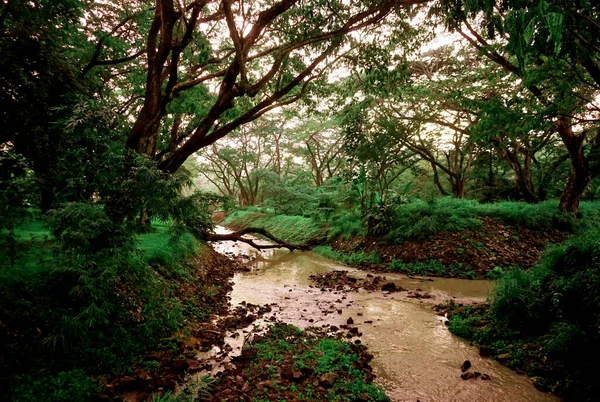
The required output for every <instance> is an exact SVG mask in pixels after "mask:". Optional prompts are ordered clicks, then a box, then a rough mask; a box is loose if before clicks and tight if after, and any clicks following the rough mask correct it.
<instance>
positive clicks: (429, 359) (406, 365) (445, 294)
mask: <svg viewBox="0 0 600 402" xmlns="http://www.w3.org/2000/svg"><path fill="white" fill-rule="evenodd" d="M215 248H216V249H217V251H220V252H222V253H229V254H230V255H231V254H232V253H233V254H238V255H239V254H246V255H248V256H250V257H255V258H256V259H255V260H254V261H253V262H252V263H251V264H252V265H253V268H254V269H253V270H252V271H251V272H248V273H243V274H238V275H237V276H236V277H235V285H234V289H233V292H232V294H231V297H232V304H233V305H234V306H235V305H237V304H239V303H241V302H242V301H246V302H248V303H254V304H267V303H274V304H276V306H274V308H273V311H274V312H273V315H275V317H277V318H279V319H280V320H282V321H284V322H288V323H291V324H294V325H297V326H299V327H306V326H309V325H327V324H329V325H340V324H343V323H345V322H346V320H347V319H348V318H349V317H352V318H353V320H354V323H355V325H357V326H358V328H359V330H360V331H361V332H362V336H361V338H360V339H361V341H362V343H364V344H365V345H366V346H368V348H369V351H370V352H371V353H373V355H374V356H375V358H374V359H373V362H372V366H373V369H374V372H375V374H376V375H377V378H376V380H375V381H376V382H378V383H379V384H381V385H382V386H383V387H384V388H385V389H386V392H387V393H388V395H389V396H390V397H391V398H392V400H393V401H412V402H415V401H417V400H419V401H421V402H428V401H439V402H451V401H456V402H458V401H465V402H466V401H469V402H472V401H494V402H496V401H506V402H515V401H557V400H558V399H557V398H555V397H553V396H552V395H549V394H546V393H542V392H539V391H537V390H536V389H535V387H534V386H533V385H532V384H531V382H530V381H529V380H528V379H527V378H526V377H524V376H520V375H518V374H516V373H514V372H512V371H511V370H509V369H507V368H506V367H504V366H502V365H500V364H499V363H497V362H495V361H493V360H490V359H484V358H481V357H480V356H479V353H478V350H477V348H476V347H473V346H470V345H469V343H468V342H466V341H464V340H463V339H460V338H457V337H455V336H454V335H452V334H451V333H450V332H449V331H448V329H447V328H446V326H445V325H444V322H443V321H444V320H445V319H444V318H443V317H439V316H437V315H436V314H435V312H434V311H433V309H432V303H439V302H442V301H443V300H446V299H451V298H452V299H455V300H457V301H459V302H469V301H481V300H483V299H485V297H486V295H487V293H488V292H489V289H490V283H489V282H487V281H467V280H459V279H434V280H429V279H418V278H412V279H411V278H406V277H404V276H402V275H387V279H388V280H391V281H394V282H395V283H396V284H398V285H401V286H402V287H404V288H406V289H412V290H417V289H418V290H422V291H424V292H428V293H430V294H432V295H434V296H435V297H434V298H433V299H429V300H427V301H420V300H414V299H408V298H407V297H406V292H402V293H394V294H392V295H385V294H383V293H381V292H372V293H369V292H359V293H345V292H329V291H322V290H321V289H318V288H314V287H310V284H311V281H310V279H309V276H310V275H312V274H315V273H325V272H328V271H331V270H342V269H343V270H347V271H349V272H350V274H351V275H352V276H355V277H361V276H364V275H366V273H365V272H364V271H358V270H355V269H352V268H348V267H344V266H341V265H338V264H336V263H334V262H332V261H330V260H327V259H325V258H323V257H320V256H317V255H315V254H312V253H310V252H294V253H289V252H287V251H283V250H278V251H263V252H262V253H258V252H256V251H255V250H253V249H251V248H249V247H246V246H245V245H244V244H240V243H238V244H235V243H232V242H223V243H219V244H215ZM365 321H371V322H370V323H365ZM464 360H470V361H471V363H472V364H473V368H472V369H471V371H478V372H481V373H486V374H488V375H490V376H491V378H492V379H491V380H490V381H483V380H479V379H473V380H467V381H464V380H462V379H461V378H460V374H461V371H460V366H461V364H462V362H463V361H464Z"/></svg>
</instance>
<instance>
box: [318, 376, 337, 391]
mask: <svg viewBox="0 0 600 402" xmlns="http://www.w3.org/2000/svg"><path fill="white" fill-rule="evenodd" d="M336 380H337V375H336V374H335V373H326V374H323V375H322V376H321V377H319V385H321V386H322V387H325V388H330V387H332V386H333V384H335V381H336Z"/></svg>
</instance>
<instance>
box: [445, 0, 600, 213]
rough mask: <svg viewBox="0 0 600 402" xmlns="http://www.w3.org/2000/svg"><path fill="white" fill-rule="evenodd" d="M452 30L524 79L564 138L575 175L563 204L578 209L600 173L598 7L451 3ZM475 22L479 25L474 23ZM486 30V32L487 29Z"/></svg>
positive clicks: (515, 0) (480, 0) (517, 1)
mask: <svg viewBox="0 0 600 402" xmlns="http://www.w3.org/2000/svg"><path fill="white" fill-rule="evenodd" d="M440 4H441V5H442V7H443V8H444V10H443V12H442V14H443V15H444V16H449V17H450V18H447V19H446V21H447V22H448V25H449V27H450V28H451V29H452V30H455V31H457V32H458V33H460V34H461V35H462V36H463V37H464V38H466V39H467V40H468V41H469V42H470V43H471V45H472V46H473V47H474V48H475V49H477V50H478V51H479V52H480V53H482V54H484V55H485V56H486V57H488V58H489V59H490V60H492V61H494V62H496V63H497V64H498V65H500V66H502V67H503V68H504V69H505V70H506V71H508V72H511V73H512V74H514V77H515V79H518V80H519V81H522V83H523V87H524V88H526V89H527V90H528V91H529V92H530V94H531V96H533V97H534V98H535V99H536V100H537V102H538V105H539V108H540V109H543V110H541V111H540V113H542V114H543V115H544V117H545V118H546V119H547V121H548V122H550V123H551V125H552V129H553V131H554V132H556V133H557V134H558V135H559V136H560V138H561V141H562V142H563V144H564V146H565V149H566V150H567V152H568V155H569V159H570V162H571V174H570V176H569V178H568V180H567V182H566V184H565V189H564V191H563V194H562V196H561V199H560V204H559V205H560V209H561V210H562V211H564V212H573V213H577V212H578V211H579V202H580V200H581V198H582V196H583V194H584V192H585V190H586V189H587V187H588V185H589V183H590V182H591V181H592V180H593V179H594V178H595V177H597V176H598V175H600V134H599V133H600V131H599V126H598V124H597V120H598V117H597V113H598V110H599V108H598V106H597V105H596V104H595V98H596V96H597V94H598V90H600V67H599V66H600V46H599V45H600V25H599V24H598V23H597V21H598V17H599V16H600V6H599V5H598V4H597V3H595V2H587V1H581V2H579V1H567V2H565V1H560V0H548V1H546V0H541V1H533V0H532V1H527V0H526V1H522V0H511V1H502V2H500V1H498V2H497V1H484V0H477V1H473V2H462V1H455V0H446V1H442V2H441V3H440ZM475 21H478V22H481V24H480V25H475ZM484 30H485V33H484V32H482V31H484Z"/></svg>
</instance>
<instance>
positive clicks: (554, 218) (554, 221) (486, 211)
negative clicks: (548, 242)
mask: <svg viewBox="0 0 600 402" xmlns="http://www.w3.org/2000/svg"><path fill="white" fill-rule="evenodd" d="M476 212H477V214H478V215H480V216H489V217H491V218H495V219H498V220H499V221H501V222H503V223H505V224H507V225H513V226H521V227H526V228H528V229H531V230H547V229H558V230H563V231H571V232H572V231H574V230H575V229H576V228H577V226H578V219H577V218H576V217H575V216H574V215H573V214H565V213H562V212H560V211H559V209H558V203H557V202H556V201H546V202H541V203H539V204H527V203H524V202H513V201H504V202H497V203H493V204H480V205H478V206H477V208H476Z"/></svg>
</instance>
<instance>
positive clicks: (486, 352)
mask: <svg viewBox="0 0 600 402" xmlns="http://www.w3.org/2000/svg"><path fill="white" fill-rule="evenodd" d="M493 353H494V350H493V349H492V348H490V347H488V346H480V347H479V355H480V356H482V357H490V356H491V355H492V354H493Z"/></svg>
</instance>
